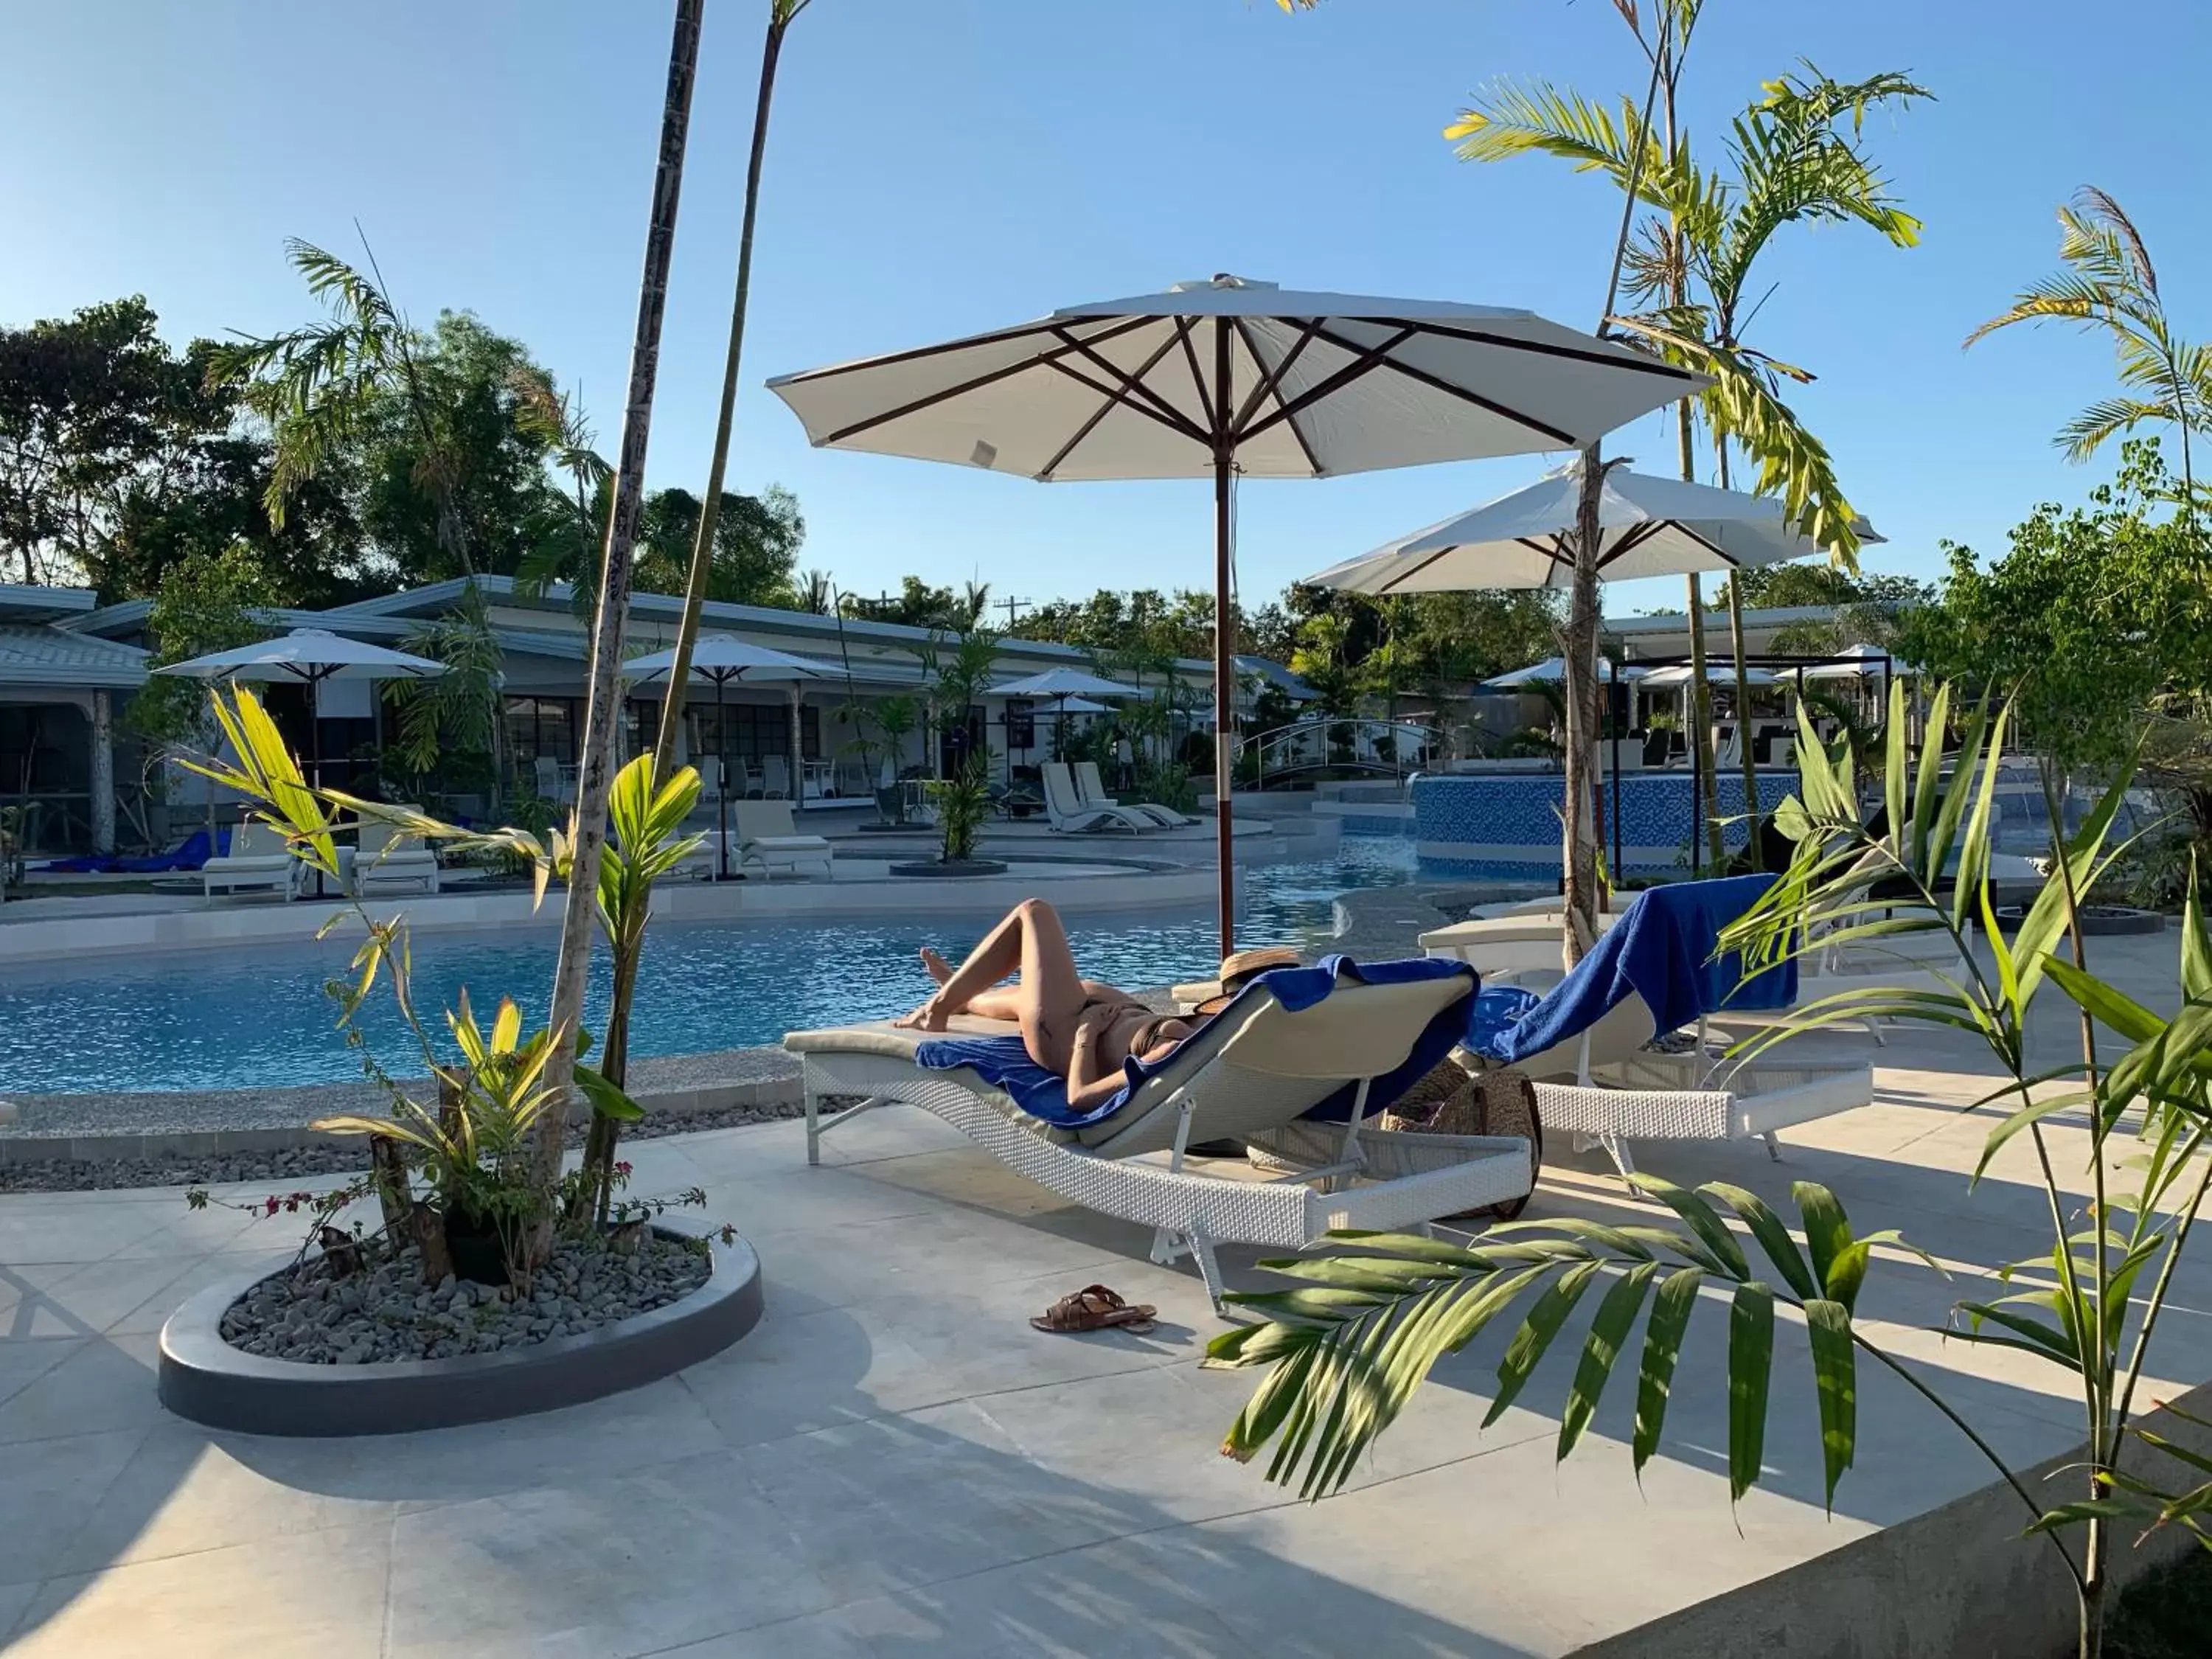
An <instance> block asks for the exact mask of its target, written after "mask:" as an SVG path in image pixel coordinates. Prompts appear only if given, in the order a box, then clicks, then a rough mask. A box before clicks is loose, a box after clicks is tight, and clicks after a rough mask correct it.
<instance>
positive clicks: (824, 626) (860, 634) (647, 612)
mask: <svg viewBox="0 0 2212 1659" xmlns="http://www.w3.org/2000/svg"><path fill="white" fill-rule="evenodd" d="M472 581H473V582H474V583H475V584H476V585H477V589H478V591H479V592H482V593H483V596H484V597H485V598H486V599H489V600H492V601H495V603H497V604H499V605H502V606H514V607H520V608H524V609H538V610H544V611H553V612H559V613H561V614H562V615H566V616H574V609H573V606H572V603H571V598H570V592H569V587H568V583H566V582H553V583H550V584H549V585H548V586H546V587H545V588H544V590H543V591H542V592H538V591H526V590H524V589H523V588H521V587H520V586H518V585H517V584H516V582H515V580H514V578H513V577H512V576H473V577H470V576H457V577H454V578H453V580H449V581H442V582H433V583H431V584H430V585H429V586H425V587H410V588H407V589H404V590H403V591H402V592H398V593H386V594H382V595H380V596H379V597H377V598H375V599H359V600H356V602H355V603H353V604H351V605H337V606H335V607H333V608H332V609H331V610H329V611H322V612H319V613H318V615H319V623H318V625H319V626H321V627H324V628H336V629H342V630H348V631H349V630H350V629H352V627H353V624H354V619H355V618H356V617H361V618H365V619H391V618H403V617H404V618H419V617H435V616H439V615H441V614H443V613H444V612H445V611H448V610H450V609H451V608H452V607H453V605H456V604H457V603H459V600H460V599H461V596H462V595H463V594H464V593H465V592H467V591H468V587H469V584H470V583H471V582H472ZM629 613H630V621H631V622H632V623H633V624H635V623H665V624H667V625H669V626H671V627H672V626H673V625H675V624H676V623H678V621H680V620H681V619H682V617H683V615H684V600H683V597H682V596H681V595H680V594H674V593H633V594H631V595H630V601H629ZM700 619H701V622H702V625H703V626H704V627H706V628H708V629H725V630H727V629H742V630H744V631H747V632H757V633H769V634H781V635H788V636H793V637H796V638H799V639H801V640H810V641H813V642H814V643H815V645H816V647H817V650H819V649H828V650H835V648H836V641H838V639H839V638H840V636H841V635H842V638H843V639H844V640H845V641H847V642H848V643H855V642H863V641H865V642H866V643H867V644H870V645H873V646H889V647H894V648H896V649H899V650H902V651H910V650H912V649H913V648H914V647H916V646H922V645H927V644H928V643H929V642H930V641H932V640H933V639H934V638H941V637H942V635H941V634H939V633H936V632H933V630H932V629H927V628H910V627H908V626H907V625H906V624H905V623H884V622H866V621H862V620H860V619H859V618H857V617H846V618H845V619H844V620H843V621H842V623H841V622H840V621H839V619H838V618H837V617H825V616H821V615H818V614H817V613H816V612H813V611H782V610H778V609H776V608H775V607H773V606H770V605H730V604H727V603H726V602H725V601H723V600H720V599H709V600H708V601H707V602H706V604H705V605H702V607H701V608H700ZM1000 650H1001V651H1003V652H1006V653H1012V654H1014V655H1018V656H1024V657H1036V658H1038V659H1043V660H1045V661H1049V662H1081V663H1088V662H1089V661H1090V660H1091V653H1089V652H1087V651H1085V650H1083V649H1082V648H1080V647H1077V646H1073V645H1060V644H1057V643H1055V642H1054V641H1049V640H1024V639H1017V638H1012V637H1008V638H1006V639H1003V640H1001V641H1000ZM1176 666H1177V667H1178V668H1179V669H1181V670H1182V671H1184V672H1187V673H1192V674H1200V673H1206V672H1209V671H1211V669H1212V664H1211V663H1209V662H1207V661H1206V660H1205V659H1201V658H1196V657H1186V658H1182V659H1179V660H1178V662H1177V663H1176Z"/></svg>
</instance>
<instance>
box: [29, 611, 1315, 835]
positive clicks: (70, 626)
mask: <svg viewBox="0 0 2212 1659" xmlns="http://www.w3.org/2000/svg"><path fill="white" fill-rule="evenodd" d="M469 580H473V581H474V582H475V584H476V586H477V589H478V591H479V592H480V593H481V595H482V597H483V601H484V606H485V613H486V616H487V618H488V620H489V623H490V627H491V632H492V635H493V638H494V640H495V641H496V643H497V645H498V647H499V652H500V668H499V676H498V678H499V696H500V702H501V729H500V732H499V734H498V748H499V750H500V752H499V755H498V758H497V764H498V765H499V766H500V768H501V771H502V772H503V774H504V775H505V776H506V777H507V780H508V781H510V782H511V783H513V784H518V785H520V786H525V787H531V788H534V789H536V790H537V791H538V793H541V794H543V795H545V796H546V797H548V798H549V799H556V800H557V799H560V798H561V794H562V790H563V789H564V788H566V787H571V786H572V785H573V779H574V765H575V763H576V760H577V753H578V744H579V743H580V736H581V728H582V725H583V718H584V702H585V691H586V686H585V676H586V668H587V662H588V659H589V656H590V635H589V631H588V623H587V620H586V616H585V614H584V612H583V611H582V609H581V608H580V605H578V604H577V603H576V602H575V600H574V596H572V594H571V593H570V592H569V590H568V587H567V586H565V585H562V584H555V585H553V586H551V587H550V588H548V589H546V590H544V591H543V592H538V591H534V590H527V589H525V588H522V587H520V586H518V585H517V584H516V582H515V581H514V580H513V578H512V577H507V576H481V577H476V578H472V579H466V580H453V581H447V582H441V583H436V584H434V585H432V586H424V587H416V588H410V589H406V590H404V591H403V592H397V593H392V594H387V595H385V596H383V597H380V598H377V599H365V600H362V601H360V602H359V603H356V604H353V605H339V606H336V607H333V608H331V609H330V610H326V611H297V610H283V609H272V610H271V611H269V612H267V613H266V614H265V615H264V617H261V618H260V619H259V620H261V621H263V622H264V623H266V624H267V625H268V627H269V629H270V633H271V634H272V635H273V634H276V633H279V632H283V631H288V630H290V629H301V628H313V629H326V630H328V631H330V632H331V633H334V634H338V635H344V636H347V637H349V638H353V639H358V640H363V641H370V642H372V643H374V644H378V645H382V646H386V647H393V648H397V649H408V648H410V643H409V642H410V639H415V638H416V636H417V635H418V634H419V632H420V630H422V629H423V628H424V627H425V626H426V625H428V624H430V623H435V622H437V621H438V620H439V619H441V618H442V617H447V616H450V615H451V614H453V612H454V611H456V609H457V608H458V607H459V605H461V604H462V602H463V600H464V599H465V597H466V590H467V586H468V581H469ZM151 610H152V602H151V601H149V600H146V599H133V600H130V601H127V602H125V603H123V604H120V605H108V606H106V607H97V606H96V604H95V599H94V595H93V594H92V593H91V592H88V591H85V590H82V589H72V588H46V587H40V588H21V587H0V804H4V805H19V804H23V803H25V802H27V803H28V807H29V810H28V811H27V813H26V818H27V823H26V830H27V834H26V837H25V840H26V844H27V848H29V849H30V850H33V851H35V852H39V853H50V854H72V853H84V852H95V851H96V852H108V851H112V850H114V848H115V845H116V830H115V823H116V819H117V815H118V811H119V812H120V813H121V814H122V815H123V817H124V818H125V824H126V829H125V835H124V836H123V839H124V842H125V844H154V843H158V842H161V841H162V840H163V839H164V838H165V836H167V834H168V833H169V831H168V829H167V812H168V810H169V809H171V808H182V809H186V810H185V817H186V818H191V819H193V820H196V819H197V814H198V813H199V811H201V810H202V809H203V808H204V806H205V805H206V800H205V794H204V786H203V785H202V784H201V781H199V780H198V779H197V778H195V777H193V776H192V775H190V774H187V773H185V772H183V771H182V770H181V769H179V768H176V767H161V766H160V765H158V764H155V765H154V766H153V767H152V768H151V769H150V770H151V771H152V772H153V773H154V774H155V775H156V776H155V778H151V779H149V775H148V774H149V766H148V764H147V759H146V757H145V756H144V755H143V753H142V750H141V745H140V744H138V743H137V741H136V739H135V738H133V737H132V736H131V733H130V732H129V730H128V727H127V726H125V725H122V724H119V722H120V721H121V720H122V716H123V714H124V713H125V706H126V703H127V700H128V698H129V696H130V695H131V692H132V691H133V690H136V689H137V687H138V686H140V685H142V684H144V682H145V679H146V673H147V671H146V659H147V647H150V646H151V645H152V643H153V641H152V640H151V639H150V638H149V633H148V624H149V613H150V612H151ZM682 617H683V600H682V599H680V598H679V597H678V596H675V595H672V594H665V593H638V594H635V595H633V596H632V598H631V601H630V619H629V632H628V635H627V641H626V645H625V652H626V654H628V655H629V656H631V657H637V656H642V655H646V654H647V653H652V652H654V651H659V650H665V649H666V648H668V647H671V646H672V645H673V644H674V643H675V641H676V633H677V629H678V624H679V623H680V622H681V620H682ZM701 626H702V633H709V634H727V635H732V636H733V637H735V638H737V639H739V640H742V641H747V642H749V643H752V644H757V645H763V646H767V647H772V648H774V649H775V650H777V651H781V652H784V653H787V654H789V655H792V656H795V657H798V658H800V659H804V660H805V661H807V662H809V663H811V664H813V665H816V666H817V670H818V674H819V678H812V679H805V680H798V681H793V680H777V681H759V682H750V683H748V682H742V681H732V683H730V684H727V685H726V687H724V688H723V690H722V692H721V695H720V697H719V698H718V697H717V696H716V694H715V692H714V690H713V688H711V687H710V686H708V685H706V684H703V683H701V682H697V681H695V682H694V684H693V686H692V690H691V695H690V701H689V706H688V708H687V711H686V717H685V732H684V750H685V757H686V758H689V757H690V756H691V755H695V754H696V755H702V756H703V755H710V754H717V753H719V754H720V755H722V756H724V757H726V760H727V762H728V764H729V766H730V768H731V771H732V788H733V789H737V788H738V787H739V780H738V775H737V769H738V767H739V766H740V765H743V766H745V767H747V768H750V769H753V770H755V771H756V772H757V771H759V770H760V769H763V768H766V767H768V766H769V763H778V765H779V768H780V769H787V770H786V771H783V772H782V775H785V776H787V777H789V778H791V779H793V781H794V782H795V784H796V790H795V793H797V794H798V795H799V804H800V805H803V806H809V807H822V806H834V805H860V804H861V803H862V802H864V801H866V800H868V799H870V798H871V791H872V787H873V786H872V781H871V778H870V775H869V774H870V772H871V769H875V770H877V771H878V772H880V770H881V769H882V767H883V766H884V763H885V762H886V761H888V762H889V763H890V770H891V772H892V773H893V774H894V775H896V773H899V772H902V771H908V770H910V769H921V770H925V771H927V770H929V769H931V767H932V757H928V756H927V755H925V754H924V752H923V745H924V742H925V739H924V738H923V736H922V735H921V731H920V729H919V726H920V722H919V721H918V720H915V721H912V722H909V725H910V727H911V728H912V729H909V730H908V731H907V732H904V733H903V734H902V735H901V736H900V737H899V738H897V739H896V744H895V745H894V744H889V743H887V742H886V740H885V739H884V737H883V734H882V732H881V730H880V729H879V728H878V727H877V726H875V725H874V724H873V720H872V716H873V714H874V713H875V712H876V711H878V710H879V709H881V708H882V707H883V706H884V704H885V703H886V702H890V701H891V700H895V699H898V698H901V697H908V698H914V699H916V700H917V701H918V700H920V699H921V697H922V696H924V695H925V694H926V693H927V690H928V688H929V686H930V685H931V684H932V683H933V678H934V672H933V667H932V663H933V660H934V659H938V658H939V657H941V656H942V655H943V654H944V653H947V652H949V650H950V647H951V643H952V641H951V639H950V638H949V637H948V636H947V635H945V633H944V632H942V631H941V630H939V631H933V630H930V629H921V628H911V627H906V626H902V625H900V624H896V623H878V622H863V621H857V620H853V619H850V618H847V619H842V620H841V619H840V618H838V617H829V616H820V615H817V614H815V613H812V612H810V611H779V610H771V609H767V608H764V607H761V606H756V605H726V604H721V603H718V602H713V601H710V602H708V605H706V606H705V608H704V611H703V616H702V625H701ZM1250 660H1251V661H1252V662H1254V663H1257V662H1258V661H1259V659H1250ZM1245 662H1246V659H1239V664H1240V670H1242V669H1243V668H1244V665H1245ZM1056 667H1077V668H1084V669H1093V668H1095V665H1094V664H1093V661H1092V659H1091V654H1090V653H1087V652H1085V651H1083V650H1079V649H1078V648H1076V647H1072V646H1065V645H1056V644H1052V643H1048V642H1045V641H1032V640H1018V639H1003V640H1001V641H1000V642H999V645H998V649H997V659H996V662H995V664H994V678H995V683H997V684H1011V683H1012V682H1015V681H1017V680H1020V679H1024V678H1029V677H1030V676H1033V675H1036V674H1038V673H1040V672H1042V671H1045V670H1048V669H1051V668H1056ZM1271 671H1272V673H1271ZM1283 673H1284V671H1283V670H1281V669H1280V668H1279V666H1277V665H1273V664H1268V665H1265V666H1264V667H1261V668H1255V669H1252V670H1251V671H1247V672H1242V673H1240V678H1241V679H1242V681H1243V683H1244V684H1246V685H1247V686H1248V688H1256V686H1257V685H1258V684H1261V683H1262V681H1263V680H1265V681H1272V677H1273V675H1281V674H1283ZM1115 678H1120V679H1121V680H1123V681H1125V682H1126V683H1127V684H1130V687H1131V690H1132V693H1133V695H1135V696H1146V695H1152V694H1155V693H1157V692H1158V690H1161V689H1163V688H1164V684H1172V685H1173V686H1174V687H1175V688H1176V696H1175V698H1174V699H1173V702H1175V704H1176V710H1177V712H1176V716H1175V718H1176V723H1177V726H1178V728H1179V729H1180V730H1182V731H1188V730H1191V729H1194V728H1202V727H1204V726H1206V725H1207V724H1208V723H1209V714H1208V711H1209V710H1210V707H1211V697H1212V665H1211V664H1210V663H1208V662H1206V661H1204V660H1201V659H1179V660H1177V661H1176V662H1175V663H1174V664H1173V665H1172V668H1171V671H1170V674H1169V676H1168V677H1167V679H1166V681H1165V682H1163V680H1162V679H1161V678H1160V677H1159V675H1158V671H1154V673H1153V674H1152V676H1149V677H1147V676H1142V675H1129V674H1126V673H1125V674H1117V675H1115ZM263 690H264V701H265V702H267V703H268V705H269V707H270V711H271V713H272V714H273V715H274V717H275V718H276V721H277V723H278V725H279V726H280V727H281V728H282V729H283V731H284V732H285V734H286V736H287V738H289V740H290V741H291V742H292V744H294V746H295V749H296V750H298V751H299V752H301V753H302V754H307V753H309V752H314V753H318V754H319V755H320V756H321V757H323V761H324V765H323V771H322V775H323V778H324V781H326V782H328V783H331V784H332V785H335V786H337V787H347V788H355V789H359V788H362V787H367V786H368V785H370V784H371V783H372V781H373V780H374V777H375V775H376V773H377V769H378V759H379V757H380V754H381V753H382V751H383V749H384V746H385V745H386V744H388V743H389V742H390V741H391V740H392V736H393V732H394V727H393V723H392V720H393V717H392V710H391V709H390V708H389V707H388V706H387V705H386V704H385V702H384V701H383V699H382V697H381V696H380V687H379V686H377V685H375V684H371V683H368V682H365V681H358V680H347V679H337V680H331V681H327V682H325V683H324V684H321V685H320V686H319V687H318V689H317V695H316V698H315V702H316V708H315V709H314V710H313V720H314V721H315V725H314V726H313V729H312V730H311V729H310V728H309V726H308V724H307V722H308V720H309V719H310V712H309V710H308V708H307V693H306V691H305V689H304V688H303V687H301V686H297V685H290V684H283V683H282V682H279V683H276V684H271V685H269V686H266V687H264V688H263ZM1247 695H1248V696H1249V695H1250V691H1249V690H1248V693H1247ZM661 696H662V688H661V686H659V684H653V683H650V682H648V683H645V684H633V685H631V686H630V687H629V688H628V694H627V696H626V699H625V704H624V717H625V718H624V727H625V729H624V732H623V743H624V752H625V753H635V752H636V751H637V750H638V749H639V748H640V747H641V745H644V744H648V743H649V742H650V741H651V738H652V736H653V732H654V731H655V730H656V729H657V726H658V722H659V706H660V699H661ZM1057 718H1060V711H1059V710H1058V708H1057V707H1056V705H1055V703H1054V702H1053V701H1052V700H1050V699H1023V698H1012V697H1006V696H994V695H991V694H989V693H986V694H985V696H983V697H982V698H981V700H980V702H978V703H977V704H976V705H975V707H974V708H971V709H970V711H969V720H968V724H967V726H966V729H965V731H964V732H947V731H945V730H943V729H940V730H939V732H938V734H937V735H938V737H939V742H940V743H941V744H944V745H945V750H946V754H950V753H951V752H953V751H955V750H972V749H973V748H975V747H976V746H981V748H983V749H984V750H986V751H987V753H988V754H989V756H990V757H991V763H992V768H993V770H994V773H996V774H998V775H1002V776H1003V775H1005V773H1006V769H1007V767H1008V764H1009V763H1012V764H1013V765H1015V766H1025V765H1030V764H1034V763H1036V761H1038V760H1041V759H1043V758H1047V757H1048V755H1049V752H1050V745H1051V742H1052V733H1051V730H1050V728H1051V726H1052V724H1053V723H1054V720H1055V719H1057ZM1067 718H1069V719H1070V720H1071V721H1073V720H1080V719H1081V718H1084V716H1082V715H1079V714H1072V715H1069V716H1068V717H1067ZM863 734H865V735H866V738H867V739H868V741H869V743H870V744H872V748H870V749H868V750H865V751H864V750H863V749H862V748H861V746H860V744H858V743H856V741H855V739H856V738H858V737H860V736H862V735H863ZM794 739H795V741H794ZM892 747H895V748H896V753H891V754H887V753H886V752H885V751H886V750H888V749H890V748H892ZM936 759H937V761H938V763H942V761H943V760H944V759H945V755H940V756H939V757H936ZM183 821H184V820H183V819H180V820H179V822H180V823H181V822H183Z"/></svg>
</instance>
